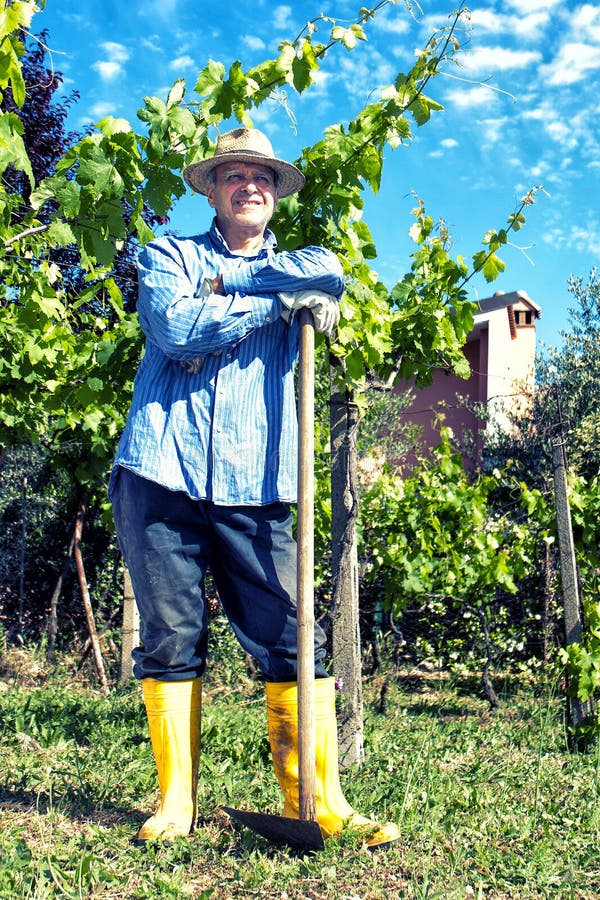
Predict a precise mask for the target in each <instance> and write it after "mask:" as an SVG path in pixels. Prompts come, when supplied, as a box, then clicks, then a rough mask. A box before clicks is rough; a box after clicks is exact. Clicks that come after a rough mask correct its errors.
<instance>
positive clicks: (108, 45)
mask: <svg viewBox="0 0 600 900" xmlns="http://www.w3.org/2000/svg"><path fill="white" fill-rule="evenodd" d="M100 46H101V48H102V49H103V50H104V52H105V54H106V55H107V56H108V57H109V59H110V60H111V62H116V63H124V62H127V60H128V59H129V50H128V49H127V47H124V46H123V44H116V43H115V42H114V41H105V42H104V43H103V44H100Z"/></svg>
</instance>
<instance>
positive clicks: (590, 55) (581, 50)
mask: <svg viewBox="0 0 600 900" xmlns="http://www.w3.org/2000/svg"><path fill="white" fill-rule="evenodd" d="M599 68H600V53H599V52H598V47H594V46H593V45H592V44H584V43H582V42H581V41H574V42H571V43H567V44H563V46H562V47H561V48H560V50H559V52H558V55H557V56H556V59H555V60H554V61H553V62H552V63H550V64H549V65H548V66H545V67H544V71H545V74H546V77H547V79H548V84H552V85H564V84H575V83H576V82H578V81H582V80H583V79H584V78H585V77H586V75H587V73H588V72H590V71H592V70H594V69H599Z"/></svg>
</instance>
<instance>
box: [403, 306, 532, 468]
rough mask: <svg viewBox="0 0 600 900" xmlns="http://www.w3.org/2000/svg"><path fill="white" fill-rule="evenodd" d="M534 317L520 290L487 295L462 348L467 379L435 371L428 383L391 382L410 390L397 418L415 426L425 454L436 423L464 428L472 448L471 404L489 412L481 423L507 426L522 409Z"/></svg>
mask: <svg viewBox="0 0 600 900" xmlns="http://www.w3.org/2000/svg"><path fill="white" fill-rule="evenodd" d="M540 316H541V308H540V307H539V306H538V305H537V304H536V303H534V301H533V300H532V299H531V298H530V297H529V296H528V295H527V293H526V292H525V291H512V292H511V293H508V294H503V293H501V292H498V293H496V294H494V296H493V297H487V298H486V299H484V300H481V301H480V302H479V309H478V311H477V313H476V314H475V322H474V325H473V329H472V330H471V332H470V333H469V335H468V338H467V343H466V346H465V356H466V358H467V360H468V361H469V365H470V368H471V375H470V377H469V378H468V379H466V380H463V379H462V378H458V377H456V376H455V375H447V374H446V373H445V372H443V371H442V370H437V371H436V372H435V373H434V378H433V382H432V384H431V385H430V386H429V387H425V388H415V387H414V385H411V384H410V383H408V382H404V383H400V384H399V385H398V386H397V390H398V391H400V392H402V391H405V390H407V388H412V394H413V397H412V403H411V404H410V406H409V407H408V408H407V409H406V410H405V411H404V413H403V416H402V417H403V418H404V419H406V420H407V421H409V422H413V423H414V424H416V425H418V426H419V427H420V430H421V431H422V440H423V450H424V451H425V452H426V453H427V451H428V450H430V449H431V448H432V447H434V446H436V444H438V443H439V428H440V425H441V424H443V425H446V426H449V427H450V428H451V429H452V432H453V433H454V434H455V435H456V436H457V437H459V436H461V435H463V434H464V432H469V433H470V434H471V436H472V438H473V444H474V447H475V449H477V448H478V447H479V446H480V445H481V439H482V433H483V431H482V429H483V427H484V424H483V423H482V421H481V420H480V419H478V418H477V415H476V411H475V410H474V405H476V404H483V405H484V406H485V407H486V408H487V411H488V413H489V415H490V420H489V422H488V424H487V426H485V427H487V428H510V414H511V413H515V412H516V413H518V412H519V410H524V409H525V408H526V405H527V403H528V402H529V398H530V396H531V391H532V388H533V385H534V374H535V353H536V321H537V319H539V318H540ZM462 398H465V399H464V400H463V399H462Z"/></svg>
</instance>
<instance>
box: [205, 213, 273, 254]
mask: <svg viewBox="0 0 600 900" xmlns="http://www.w3.org/2000/svg"><path fill="white" fill-rule="evenodd" d="M208 233H209V235H210V239H211V241H212V243H213V244H214V245H215V247H217V249H219V250H221V249H222V250H226V251H227V253H230V254H231V250H230V249H229V247H228V246H227V241H226V240H225V238H224V237H223V235H222V234H221V232H220V231H219V227H218V225H217V217H216V216H215V217H214V218H213V220H212V224H211V226H210V231H209V232H208ZM276 246H277V238H276V237H275V235H274V234H273V232H272V231H271V229H270V228H266V229H265V235H264V243H263V245H262V249H261V251H260V253H262V252H263V251H264V250H270V249H271V248H274V247H276ZM256 255H257V256H259V255H260V254H259V253H257V254H256Z"/></svg>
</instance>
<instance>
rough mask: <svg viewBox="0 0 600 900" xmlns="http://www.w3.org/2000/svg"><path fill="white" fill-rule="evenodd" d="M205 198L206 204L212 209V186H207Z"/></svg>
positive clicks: (213, 206) (213, 203) (213, 201)
mask: <svg viewBox="0 0 600 900" xmlns="http://www.w3.org/2000/svg"><path fill="white" fill-rule="evenodd" d="M206 199H207V200H208V205H209V206H211V207H212V208H213V209H214V208H215V200H214V196H213V189H212V187H209V188H208V190H207V192H206Z"/></svg>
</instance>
